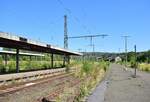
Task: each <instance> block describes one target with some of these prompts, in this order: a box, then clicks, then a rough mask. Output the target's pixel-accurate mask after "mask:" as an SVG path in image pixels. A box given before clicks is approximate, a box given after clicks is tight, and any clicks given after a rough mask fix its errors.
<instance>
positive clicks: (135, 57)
mask: <svg viewBox="0 0 150 102" xmlns="http://www.w3.org/2000/svg"><path fill="white" fill-rule="evenodd" d="M134 50H135V72H134V77H136V69H137V62H136V61H137V56H136V45H135V46H134Z"/></svg>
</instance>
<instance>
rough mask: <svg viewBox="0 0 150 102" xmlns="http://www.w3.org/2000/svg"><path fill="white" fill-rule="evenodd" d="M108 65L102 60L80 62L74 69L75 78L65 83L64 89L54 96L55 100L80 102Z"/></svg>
mask: <svg viewBox="0 0 150 102" xmlns="http://www.w3.org/2000/svg"><path fill="white" fill-rule="evenodd" d="M108 65H109V64H108V63H107V62H104V61H101V62H89V61H85V62H83V63H80V65H79V66H80V67H78V68H77V69H76V71H75V74H74V77H75V78H76V79H75V80H73V82H66V83H65V87H64V91H63V92H62V93H61V94H59V95H58V96H57V97H56V99H55V100H56V102H81V101H83V100H85V96H88V95H89V94H90V93H91V90H92V89H94V88H95V87H96V85H97V84H98V83H99V82H100V81H101V80H102V78H103V77H104V75H105V71H106V70H107V68H108ZM75 81H76V82H75ZM70 84H72V86H71V85H70Z"/></svg>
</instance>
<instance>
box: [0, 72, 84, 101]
mask: <svg viewBox="0 0 150 102" xmlns="http://www.w3.org/2000/svg"><path fill="white" fill-rule="evenodd" d="M73 74H74V72H73V71H71V72H70V73H62V74H59V75H54V76H51V77H46V78H42V79H39V80H35V81H30V82H27V83H24V84H20V85H17V86H15V85H14V86H11V87H3V88H0V100H1V97H2V100H3V101H2V102H5V101H7V99H9V98H10V97H9V95H12V97H14V96H15V95H18V93H20V97H26V98H31V97H30V95H29V96H23V95H24V92H25V94H26V92H27V90H28V93H29V92H30V90H31V93H33V94H34V93H36V91H34V90H35V89H34V88H36V89H37V90H38V88H39V89H40V88H41V87H43V89H44V90H45V89H48V91H47V92H46V94H41V95H37V96H36V97H34V98H32V99H31V100H32V101H28V102H55V100H56V98H57V97H58V96H59V95H60V94H62V93H64V92H65V89H66V88H71V89H74V90H75V92H74V93H73V94H72V93H69V95H68V97H65V98H66V100H67V102H73V100H74V98H75V97H76V96H78V95H79V92H80V90H79V89H80V85H81V83H82V82H83V80H80V79H79V78H76V77H74V76H73ZM49 85H50V86H51V88H50V89H49V88H48V87H47V86H49ZM44 87H45V88H44ZM40 90H42V89H40ZM37 92H38V93H42V92H40V91H37ZM21 94H22V95H21ZM67 94H68V93H67ZM18 97H19V96H18ZM20 97H19V99H18V98H17V101H15V102H20V101H18V100H21V102H26V100H24V101H23V100H22V98H20ZM11 99H12V98H10V99H9V100H11ZM8 102H11V101H8Z"/></svg>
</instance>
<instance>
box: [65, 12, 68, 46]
mask: <svg viewBox="0 0 150 102" xmlns="http://www.w3.org/2000/svg"><path fill="white" fill-rule="evenodd" d="M64 48H65V49H68V34H67V15H65V16H64Z"/></svg>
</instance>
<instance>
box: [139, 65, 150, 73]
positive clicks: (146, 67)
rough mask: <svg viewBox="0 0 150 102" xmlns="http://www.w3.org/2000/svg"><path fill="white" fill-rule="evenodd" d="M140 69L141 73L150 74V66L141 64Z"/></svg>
mask: <svg viewBox="0 0 150 102" xmlns="http://www.w3.org/2000/svg"><path fill="white" fill-rule="evenodd" d="M138 69H139V70H141V71H146V72H150V64H147V63H141V64H139V65H138Z"/></svg>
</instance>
